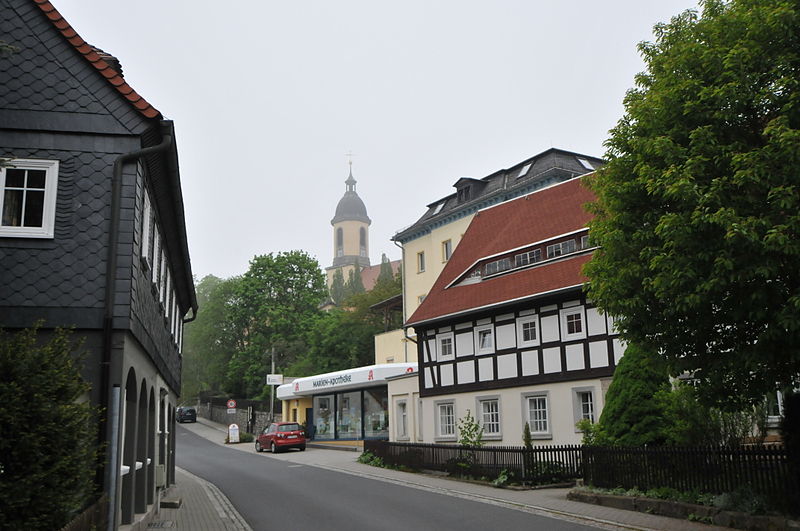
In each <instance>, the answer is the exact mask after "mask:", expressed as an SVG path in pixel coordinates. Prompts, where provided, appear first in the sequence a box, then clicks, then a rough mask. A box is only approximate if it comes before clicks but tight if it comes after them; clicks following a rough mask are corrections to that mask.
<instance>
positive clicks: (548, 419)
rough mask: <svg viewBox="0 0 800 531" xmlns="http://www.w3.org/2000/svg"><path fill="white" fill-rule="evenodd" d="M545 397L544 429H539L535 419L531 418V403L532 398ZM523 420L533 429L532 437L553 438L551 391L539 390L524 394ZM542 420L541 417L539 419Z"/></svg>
mask: <svg viewBox="0 0 800 531" xmlns="http://www.w3.org/2000/svg"><path fill="white" fill-rule="evenodd" d="M540 399H544V406H545V407H544V423H545V426H544V428H545V429H544V430H541V429H537V428H541V426H536V424H535V420H534V419H531V411H530V403H531V400H537V401H538V400H540ZM522 421H523V422H527V423H528V426H529V427H530V430H531V438H532V439H552V438H553V417H552V415H551V413H550V393H549V392H548V391H537V392H533V393H524V394H523V395H522ZM539 421H540V422H541V419H539Z"/></svg>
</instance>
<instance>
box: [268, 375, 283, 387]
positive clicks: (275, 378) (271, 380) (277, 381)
mask: <svg viewBox="0 0 800 531" xmlns="http://www.w3.org/2000/svg"><path fill="white" fill-rule="evenodd" d="M267 385H283V375H282V374H268V375H267Z"/></svg>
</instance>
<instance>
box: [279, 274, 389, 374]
mask: <svg viewBox="0 0 800 531" xmlns="http://www.w3.org/2000/svg"><path fill="white" fill-rule="evenodd" d="M401 289H402V288H401V284H400V279H399V278H395V280H394V281H393V282H392V283H379V284H376V286H375V287H374V288H373V289H372V290H371V291H368V292H364V293H359V294H356V295H353V296H351V297H350V298H349V299H347V301H346V306H347V309H341V308H337V309H334V310H332V311H330V312H326V313H322V314H318V315H317V316H316V318H315V319H314V320H313V321H310V322H309V324H308V327H307V332H306V334H305V335H304V347H305V350H304V352H302V353H301V354H299V355H298V356H297V358H296V359H295V362H294V363H293V364H292V365H291V366H290V367H289V370H288V372H289V374H291V375H292V376H308V375H311V374H319V373H321V372H329V371H337V370H342V369H349V368H352V367H360V366H363V365H370V364H372V363H373V362H374V360H375V339H374V337H375V334H379V333H381V332H383V331H384V320H383V314H382V312H380V311H376V310H374V309H373V308H372V306H373V305H375V304H377V303H378V302H381V301H384V300H386V299H388V298H391V297H393V296H395V295H398V294H399V293H400V292H401ZM401 320H402V316H401V315H400V313H399V312H397V313H396V314H393V315H391V316H390V319H389V325H390V327H399V326H400V324H401Z"/></svg>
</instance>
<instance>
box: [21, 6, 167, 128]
mask: <svg viewBox="0 0 800 531" xmlns="http://www.w3.org/2000/svg"><path fill="white" fill-rule="evenodd" d="M33 2H34V3H35V4H36V5H37V6H38V7H39V9H40V10H41V11H42V13H44V15H45V16H46V17H47V19H48V20H49V21H50V22H51V23H52V24H53V27H54V28H55V29H56V30H58V32H59V33H61V35H62V36H63V37H64V38H65V39H66V40H67V42H68V43H70V44H71V45H72V47H73V48H75V50H76V51H77V52H78V53H80V54H81V55H83V57H85V58H86V60H87V61H89V64H91V65H92V66H93V67H94V68H95V69H96V70H97V71H98V72H100V74H101V75H102V76H103V77H104V78H106V80H107V81H108V82H109V83H110V84H111V86H112V87H113V88H114V89H116V91H117V92H119V94H120V95H121V96H122V97H123V98H125V99H126V100H127V101H128V102H129V103H130V104H131V105H133V107H134V108H135V109H136V110H138V111H139V112H140V113H141V114H142V115H143V116H144V117H145V118H160V117H161V112H159V111H158V109H156V108H155V107H153V106H152V105H150V103H148V102H147V100H145V99H144V98H143V97H142V96H141V95H139V94H138V93H137V92H136V91H135V90H133V88H132V87H131V86H130V85H128V83H126V82H125V79H124V77H123V76H122V74H121V73H120V72H118V71H117V70H116V69H115V68H114V67H113V66H111V65H110V64H108V63H107V62H106V61H105V60H104V59H103V58H102V57H101V56H100V54H98V53H97V50H99V48H95V47H94V46H92V45H90V44H89V43H87V42H86V41H85V40H83V38H81V36H80V35H78V32H76V31H75V29H74V28H73V27H72V26H71V25H70V23H69V22H67V20H66V19H65V18H64V17H63V16H62V15H61V13H59V11H58V10H57V9H56V8H55V6H53V4H51V3H50V1H49V0H33ZM101 51H102V50H101ZM103 53H106V52H103ZM107 55H109V56H111V54H107ZM111 57H113V56H111ZM120 70H121V67H120Z"/></svg>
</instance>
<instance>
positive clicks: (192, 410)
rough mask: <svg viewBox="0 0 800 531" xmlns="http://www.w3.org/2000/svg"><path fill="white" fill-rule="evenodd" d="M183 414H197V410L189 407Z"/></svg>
mask: <svg viewBox="0 0 800 531" xmlns="http://www.w3.org/2000/svg"><path fill="white" fill-rule="evenodd" d="M183 412H184V413H195V410H194V408H191V407H187V408H186V409H184V410H183Z"/></svg>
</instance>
